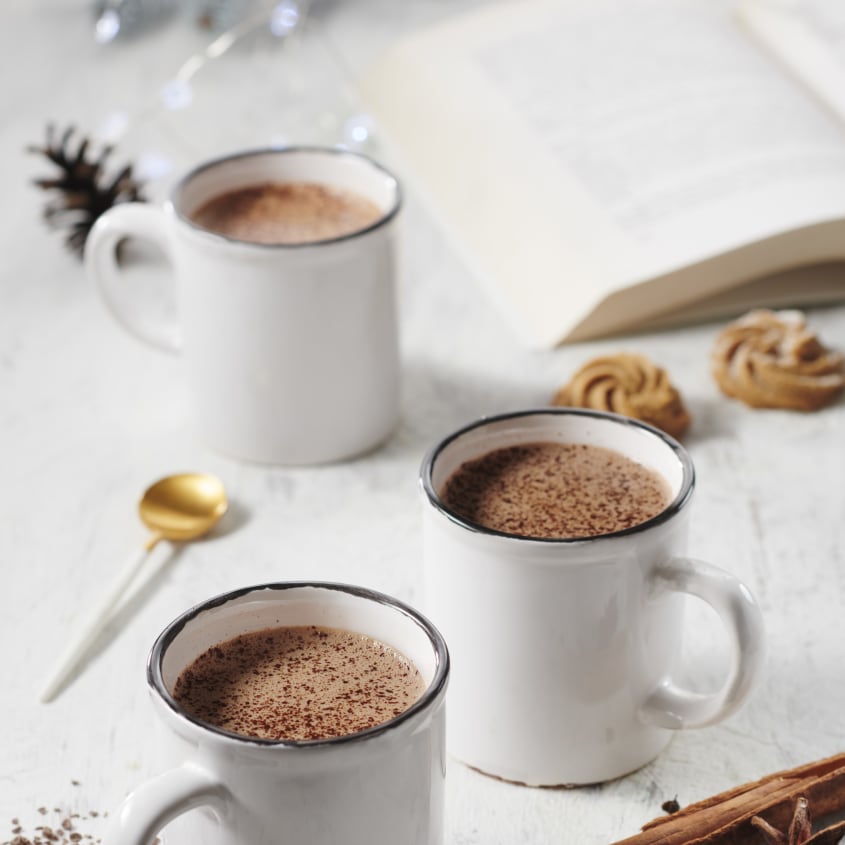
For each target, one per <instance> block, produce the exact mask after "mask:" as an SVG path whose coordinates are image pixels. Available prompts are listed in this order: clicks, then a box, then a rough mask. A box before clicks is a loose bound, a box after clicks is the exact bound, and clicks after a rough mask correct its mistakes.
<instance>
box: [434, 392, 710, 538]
mask: <svg viewBox="0 0 845 845" xmlns="http://www.w3.org/2000/svg"><path fill="white" fill-rule="evenodd" d="M540 416H556V417H557V416H579V417H593V418H596V419H601V420H606V421H608V422H612V423H616V424H619V425H625V426H630V427H632V428H638V429H641V430H643V431H645V432H647V433H648V434H650V435H652V436H654V437H657V438H658V439H659V440H662V441H663V443H664V444H665V445H666V446H667V447H668V448H669V449H671V450H672V452H673V453H674V455H675V457H676V458H677V459H678V461H679V463H680V464H681V467H682V470H683V479H682V481H681V486H680V488H679V490H678V492H677V494H676V495H675V497H674V498H673V499H672V501H671V502H669V504H668V505H667V506H666V507H665V508H664V509H663V510H662V511H660V513H658V514H656V515H655V516H653V517H651V519H647V520H645V521H644V522H640V523H637V524H636V525H632V526H630V527H629V528H623V529H621V530H619V531H611V532H608V533H606V534H593V535H589V536H586V537H531V536H527V535H525V534H513V533H510V532H508V531H499V530H497V529H495V528H488V527H487V526H486V525H482V524H481V523H478V522H475V521H473V520H471V519H467V518H465V517H462V516H461V515H460V514H458V513H456V512H455V511H453V510H451V509H450V508H448V507H447V506H446V503H445V502H444V501H443V500H442V499H441V498H440V495H439V494H438V492H437V491H436V490H435V489H434V482H433V480H432V475H433V471H434V465H435V463H436V462H437V459H438V458H439V456H440V454H441V453H442V452H443V451H444V450H445V449H446V448H447V447H448V446H449V445H450V444H451V443H453V442H454V441H456V440H458V439H459V438H461V437H463V436H464V435H466V434H468V433H470V432H472V431H475V430H476V429H479V428H484V427H485V426H488V425H491V424H493V423H497V422H503V421H505V420H510V419H521V418H523V417H540ZM501 448H506V447H504V446H503V447H501ZM420 485H421V487H422V490H423V493H424V494H425V496H426V498H427V499H428V502H429V504H431V505H432V507H434V508H435V509H436V510H437V511H439V512H440V513H441V514H442V515H443V516H444V517H445V518H446V519H448V520H449V521H450V522H452V523H454V524H455V525H457V526H459V527H460V528H463V529H465V530H467V531H470V532H472V533H474V534H479V535H486V536H489V537H501V538H503V539H507V540H515V541H518V542H522V543H537V544H540V545H544V546H571V545H576V544H582V543H595V542H598V541H601V540H607V539H615V538H617V537H627V536H630V535H632V534H638V533H640V532H643V531H648V530H649V529H651V528H654V527H656V526H658V525H662V524H663V523H665V522H668V521H669V520H670V519H672V518H673V517H674V516H675V515H676V514H677V513H678V512H679V511H681V510H682V509H683V508H684V506H685V505H686V504H687V502H689V500H690V498H691V496H692V491H693V488H694V486H695V468H694V466H693V463H692V458H691V457H690V455H689V452H687V450H686V449H685V448H684V447H683V446H682V445H681V444H680V443H679V442H678V441H677V440H676V439H675V438H674V437H672V436H671V435H669V434H667V433H666V432H665V431H662V430H661V429H659V428H656V427H655V426H653V425H649V424H648V423H644V422H643V421H642V420H637V419H634V418H633V417H626V416H624V415H622V414H616V413H612V412H610V411H597V410H593V409H592V408H555V407H551V408H529V409H526V410H521V411H508V412H505V413H500V414H492V415H490V416H484V417H479V418H478V419H476V420H473V421H472V422H470V423H467V424H466V425H464V426H461V427H460V428H458V429H456V430H455V431H453V432H452V433H451V434H448V435H447V436H446V437H444V438H442V439H441V440H440V441H439V442H438V443H436V444H435V445H434V446H433V447H432V448H431V449H429V451H428V452H427V453H426V455H425V457H424V458H423V461H422V466H421V468H420Z"/></svg>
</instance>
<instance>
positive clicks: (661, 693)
mask: <svg viewBox="0 0 845 845" xmlns="http://www.w3.org/2000/svg"><path fill="white" fill-rule="evenodd" d="M651 587H652V595H655V594H659V593H661V592H665V591H670V592H675V593H685V594H688V595H692V596H696V597H697V598H699V599H701V600H702V601H705V602H706V603H707V604H709V605H710V607H712V608H713V610H715V611H716V613H717V614H718V615H719V618H720V619H721V620H722V623H723V624H724V625H725V627H726V628H727V630H728V633H729V635H730V637H731V643H732V646H733V652H734V661H733V667H732V669H731V673H730V675H729V677H728V679H727V680H726V681H725V683H724V684H723V685H722V688H721V689H720V690H718V691H717V692H715V693H712V694H702V693H697V692H693V691H691V690H687V689H683V688H681V687H679V686H677V685H676V684H674V683H673V682H672V680H671V679H669V678H667V679H666V680H664V681H663V683H662V684H661V685H660V686H659V687H658V688H657V689H656V690H655V691H654V692H653V693H652V694H651V696H650V697H649V698H648V700H647V701H646V703H645V704H644V705H643V706H642V707H641V708H640V716H641V718H642V719H643V720H644V721H645V722H647V723H649V724H651V725H654V726H656V727H660V728H670V729H672V730H678V729H680V728H701V727H705V726H706V725H712V724H714V723H715V722H720V721H722V720H723V719H726V718H727V717H728V716H730V715H731V713H733V712H734V711H735V710H737V709H738V708H739V706H740V705H741V704H742V702H743V701H744V700H745V698H746V696H747V695H748V693H749V691H750V690H751V687H752V685H753V683H754V681H755V679H756V677H757V675H758V673H759V670H760V668H761V666H762V663H763V657H764V653H765V645H764V633H763V617H762V615H761V613H760V608H759V607H758V605H757V602H756V600H755V599H754V596H753V595H752V594H751V591H750V590H749V589H748V587H746V586H745V584H743V583H742V582H741V581H739V580H738V579H737V578H735V577H734V576H733V575H731V574H729V573H728V572H725V570H723V569H720V568H719V567H717V566H713V565H712V564H709V563H705V562H704V561H701V560H694V559H691V558H673V559H671V560H669V561H668V562H667V563H665V564H663V565H662V566H659V567H658V568H657V569H656V570H655V571H654V572H653V573H652V576H651Z"/></svg>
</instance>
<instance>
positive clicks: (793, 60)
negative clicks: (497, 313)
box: [360, 0, 845, 347]
mask: <svg viewBox="0 0 845 845" xmlns="http://www.w3.org/2000/svg"><path fill="white" fill-rule="evenodd" d="M837 39H838V41H837ZM837 50H838V56H837ZM839 57H842V58H841V62H840V59H839ZM360 88H361V93H362V96H363V99H364V102H365V104H366V106H367V107H368V108H369V109H370V111H371V113H372V115H373V116H374V119H375V121H376V125H377V127H378V128H379V129H380V130H382V134H383V136H384V138H385V140H386V142H387V145H388V149H390V147H391V145H392V147H393V151H394V153H395V157H396V159H397V162H398V163H399V165H400V167H401V166H405V168H406V171H407V173H406V177H407V178H409V179H410V180H411V181H413V182H414V184H415V187H416V188H417V190H418V191H419V192H420V193H421V194H422V195H423V196H425V197H427V198H428V199H429V200H430V202H431V204H432V206H433V209H434V211H435V212H436V213H437V214H438V215H439V216H440V217H441V219H442V220H443V222H444V224H445V226H446V228H447V230H448V231H449V232H451V233H452V235H453V236H454V242H455V244H456V246H457V247H458V248H459V249H460V250H461V252H462V253H463V255H464V256H465V258H466V260H467V262H468V263H469V264H470V266H471V267H472V268H473V269H474V270H476V271H477V273H478V275H479V277H480V278H481V280H482V282H483V283H484V284H485V285H486V286H487V288H488V289H489V291H490V292H491V294H492V295H493V296H494V297H495V299H496V300H497V301H498V302H499V303H500V305H501V307H502V309H503V310H504V312H505V313H506V314H507V315H508V316H509V317H510V318H511V319H512V321H513V323H514V326H515V328H516V330H517V331H518V332H519V334H520V335H522V336H523V337H524V339H525V340H526V341H527V342H528V343H530V344H531V345H534V346H540V347H543V346H545V347H549V346H554V345H556V344H558V343H561V342H564V341H574V340H584V339H588V338H593V337H599V336H603V335H610V334H617V333H624V332H630V331H636V330H641V329H645V328H652V327H658V326H663V325H669V324H676V323H680V322H686V321H691V320H695V319H702V318H712V317H722V316H727V315H730V314H732V313H736V312H739V311H741V310H745V309H747V308H750V307H762V306H768V307H779V306H786V305H800V304H811V303H817V302H823V301H833V300H837V299H845V263H843V262H845V3H843V2H842V0H826V2H822V0H804V2H795V1H794V0H793V2H790V3H787V2H785V0H747V2H745V3H741V4H739V5H738V4H737V3H735V2H728V0H587V1H586V2H585V0H505V2H496V3H492V4H490V5H482V6H480V7H478V8H477V9H475V10H473V11H471V12H468V13H465V14H463V15H461V16H458V17H456V18H452V19H451V20H449V21H447V22H446V23H443V24H440V25H438V26H436V27H435V28H433V29H430V30H425V31H422V32H418V33H414V34H412V35H410V36H407V37H406V38H404V39H401V40H400V41H399V42H398V43H396V44H395V46H394V47H393V48H391V49H390V51H389V52H388V54H387V55H386V56H384V57H382V58H381V59H380V60H379V61H378V62H377V63H376V64H375V66H374V67H373V68H372V70H371V71H370V72H369V73H368V74H367V75H366V77H365V78H364V79H363V80H362V81H361V86H360Z"/></svg>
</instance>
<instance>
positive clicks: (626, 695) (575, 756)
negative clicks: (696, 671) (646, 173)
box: [421, 409, 764, 786]
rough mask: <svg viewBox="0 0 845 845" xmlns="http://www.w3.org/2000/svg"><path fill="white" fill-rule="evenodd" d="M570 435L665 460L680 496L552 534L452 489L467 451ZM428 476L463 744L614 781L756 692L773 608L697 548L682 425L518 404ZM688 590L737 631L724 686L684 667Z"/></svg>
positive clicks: (511, 773)
mask: <svg viewBox="0 0 845 845" xmlns="http://www.w3.org/2000/svg"><path fill="white" fill-rule="evenodd" d="M556 441H559V442H569V443H587V444H593V445H597V446H603V447H606V448H610V449H614V450H616V451H617V452H621V453H622V454H624V455H626V456H627V457H629V458H631V459H633V460H635V461H637V462H638V463H640V464H643V465H644V466H647V467H650V468H652V469H654V470H656V471H657V472H658V473H659V474H660V475H662V476H663V478H665V479H666V481H667V482H668V484H669V486H670V488H671V495H672V501H671V503H670V504H669V506H668V507H667V508H666V509H665V510H664V511H663V512H662V513H661V514H659V515H658V516H656V517H654V518H653V519H651V520H649V521H647V522H644V523H643V524H641V525H637V526H635V527H633V528H629V529H627V530H624V531H619V532H617V533H614V534H607V535H603V536H596V537H590V538H587V539H568V540H567V539H564V540H549V539H527V538H524V537H517V536H514V535H508V534H502V533H499V532H497V531H493V530H490V529H487V528H484V527H482V526H480V525H477V524H475V523H472V522H468V521H466V520H464V519H462V518H461V517H460V516H458V515H456V514H455V513H453V512H451V511H450V510H449V509H448V508H447V507H446V505H445V504H444V503H443V501H442V500H441V498H440V493H441V491H442V489H443V486H444V484H445V482H446V480H447V479H448V478H449V476H450V475H451V474H452V473H453V472H454V471H455V470H456V469H457V468H458V467H459V466H460V465H461V464H462V463H464V462H465V461H468V460H472V459H474V458H478V457H480V456H481V455H484V454H486V453H487V452H490V451H492V450H494V449H498V448H503V447H506V446H511V445H515V444H524V443H533V442H556ZM421 485H422V491H423V501H424V521H423V547H424V569H425V603H424V605H423V606H424V608H425V611H426V613H427V614H428V615H429V617H430V618H431V619H432V621H433V622H434V623H435V624H436V625H437V626H438V628H439V629H440V630H441V631H442V632H443V635H444V636H445V637H446V640H447V642H448V643H449V650H450V653H451V656H452V665H453V680H452V684H451V688H450V693H449V730H448V734H447V747H448V748H449V750H450V752H451V753H452V754H454V755H455V756H456V757H457V758H458V759H460V760H462V761H464V762H466V763H468V764H469V765H471V766H473V767H475V768H478V769H480V770H481V771H483V772H486V773H488V774H492V775H496V776H498V777H501V778H504V779H506V780H511V781H515V782H518V783H523V784H529V785H535V786H539V785H549V786H551V785H575V784H590V783H596V782H601V781H606V780H609V779H611V778H615V777H619V776H621V775H624V774H627V773H629V772H631V771H633V770H635V769H637V768H639V767H640V766H642V765H644V764H645V763H647V762H649V761H650V760H651V759H653V758H654V757H655V756H656V755H657V754H658V753H659V752H660V751H661V750H662V749H663V747H664V746H665V745H666V743H667V742H668V741H669V738H670V737H671V735H672V732H673V731H674V730H678V729H681V728H691V727H701V726H705V725H710V724H712V723H714V722H717V721H719V720H722V719H725V718H727V717H728V716H729V715H730V714H731V713H733V712H734V711H735V710H736V709H737V708H738V707H739V706H740V704H741V703H742V702H743V700H744V699H745V698H746V696H747V695H748V693H749V691H750V689H751V686H752V682H753V681H754V678H755V676H756V675H757V674H758V670H759V668H760V665H761V662H762V658H763V652H764V637H763V626H762V620H761V616H760V612H759V609H758V607H757V604H756V602H755V600H754V598H753V597H752V595H751V593H750V592H749V590H748V589H747V587H745V586H744V585H743V584H742V583H741V582H740V581H738V580H737V579H736V578H735V577H733V576H732V575H730V574H728V573H727V572H725V571H724V570H722V569H719V568H717V567H715V566H712V565H710V564H707V563H704V562H702V561H698V560H694V559H692V558H689V557H687V556H686V540H687V523H688V518H689V505H690V501H691V497H692V492H693V485H694V473H693V465H692V461H691V460H690V457H689V454H688V453H687V452H686V450H685V449H684V448H683V447H682V446H681V445H680V444H679V443H677V442H676V441H675V440H673V439H672V438H671V437H668V436H667V435H665V434H664V433H663V432H660V431H658V430H657V429H654V428H651V427H650V426H647V425H644V424H642V423H639V422H636V421H634V420H631V419H628V418H626V417H620V416H616V415H614V414H604V413H598V412H592V411H582V410H575V409H543V410H531V411H525V412H519V413H513V414H506V415H502V416H498V417H492V418H489V419H484V420H480V421H478V422H475V423H473V424H471V425H469V426H467V427H466V428H464V429H462V430H460V431H457V432H455V433H454V434H452V435H451V436H449V437H447V438H446V439H445V440H443V441H442V442H441V443H439V444H438V445H437V446H436V447H435V448H434V449H433V450H432V451H431V452H430V453H429V454H428V456H427V457H426V458H425V460H424V462H423V465H422V474H421ZM687 596H695V597H697V598H699V599H701V600H703V601H705V602H707V603H708V604H709V605H710V606H711V607H712V608H713V609H714V610H715V611H716V612H717V614H718V615H719V617H720V618H721V622H722V623H723V625H724V627H725V629H726V631H727V633H728V635H729V638H730V642H731V650H732V665H731V666H730V667H726V669H725V671H726V680H725V681H724V683H723V685H722V687H721V689H719V690H718V691H717V692H715V693H713V694H698V693H695V692H692V691H690V690H687V689H684V688H682V687H681V686H679V685H678V684H677V683H676V682H675V680H674V678H675V677H676V676H677V671H678V668H679V667H678V658H679V655H680V645H681V639H682V634H683V630H684V612H683V611H684V603H685V601H686V597H687ZM685 668H686V667H685Z"/></svg>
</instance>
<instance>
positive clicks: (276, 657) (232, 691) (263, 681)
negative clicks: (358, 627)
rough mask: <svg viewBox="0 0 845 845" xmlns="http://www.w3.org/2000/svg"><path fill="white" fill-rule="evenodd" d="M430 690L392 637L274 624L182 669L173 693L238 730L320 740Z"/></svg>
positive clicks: (197, 712)
mask: <svg viewBox="0 0 845 845" xmlns="http://www.w3.org/2000/svg"><path fill="white" fill-rule="evenodd" d="M423 691H424V683H423V680H422V676H421V675H420V673H419V670H418V669H417V668H416V666H414V665H413V663H411V661H409V660H408V659H407V658H406V657H405V656H404V655H402V654H400V653H399V652H397V651H395V650H394V649H392V648H390V647H389V646H387V645H385V644H384V643H381V642H379V641H378V640H375V639H372V638H371V637H367V636H365V635H363V634H357V633H354V632H351V631H343V630H338V629H334V628H321V627H316V626H309V627H282V628H268V629H265V630H263V631H257V632H254V633H249V634H243V635H241V636H239V637H236V638H234V639H232V640H229V641H227V642H225V643H221V644H220V645H217V646H214V647H213V648H210V649H209V650H208V651H206V652H205V653H204V654H202V655H200V656H199V657H198V658H197V659H196V660H195V661H194V662H193V663H192V664H191V665H190V666H189V667H188V668H187V669H185V670H184V671H183V672H182V674H181V675H180V676H179V678H178V680H177V682H176V685H175V687H174V690H173V696H174V698H175V699H176V700H177V701H178V702H179V703H180V704H181V705H182V706H183V707H184V708H185V710H187V711H188V712H189V713H191V714H192V715H194V716H195V717H197V718H199V719H202V720H203V721H204V722H208V723H210V724H213V725H216V726H217V727H220V728H223V729H224V730H227V731H231V732H233V733H237V734H241V735H243V736H251V737H259V738H263V739H274V740H280V739H287V740H315V739H327V738H329V737H335V736H344V735H346V734H350V733H356V732H357V731H361V730H365V729H366V728H369V727H373V726H374V725H378V724H381V723H383V722H386V721H388V720H389V719H392V718H393V717H394V716H398V715H399V714H400V713H402V712H403V711H405V710H407V709H408V707H410V706H411V705H412V704H413V703H414V702H415V701H416V700H417V699H418V698H419V697H420V696H421V695H422V693H423Z"/></svg>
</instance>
